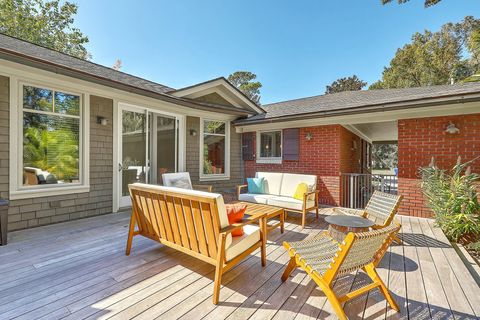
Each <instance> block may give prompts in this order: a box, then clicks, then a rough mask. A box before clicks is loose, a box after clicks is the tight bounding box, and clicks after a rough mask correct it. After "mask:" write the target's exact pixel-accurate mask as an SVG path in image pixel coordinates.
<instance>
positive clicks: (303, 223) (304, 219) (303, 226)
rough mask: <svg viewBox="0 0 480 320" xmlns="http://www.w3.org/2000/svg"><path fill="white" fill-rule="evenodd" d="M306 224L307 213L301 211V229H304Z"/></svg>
mask: <svg viewBox="0 0 480 320" xmlns="http://www.w3.org/2000/svg"><path fill="white" fill-rule="evenodd" d="M306 222H307V211H306V210H305V209H303V212H302V229H305V223H306Z"/></svg>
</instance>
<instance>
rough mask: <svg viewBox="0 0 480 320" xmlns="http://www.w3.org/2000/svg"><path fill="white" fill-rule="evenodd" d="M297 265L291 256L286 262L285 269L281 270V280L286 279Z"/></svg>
mask: <svg viewBox="0 0 480 320" xmlns="http://www.w3.org/2000/svg"><path fill="white" fill-rule="evenodd" d="M296 267H297V262H295V257H291V258H290V261H289V262H288V264H287V267H286V268H285V271H283V274H282V281H283V282H285V281H287V279H288V277H289V276H290V274H291V273H292V271H293V270H295V268H296Z"/></svg>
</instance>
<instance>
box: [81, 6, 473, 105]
mask: <svg viewBox="0 0 480 320" xmlns="http://www.w3.org/2000/svg"><path fill="white" fill-rule="evenodd" d="M75 2H76V3H77V4H78V5H79V12H78V15H77V17H76V22H75V24H76V26H77V27H79V28H80V29H81V30H82V31H83V32H84V33H85V34H86V35H88V36H89V38H90V43H89V44H88V46H87V47H88V50H89V51H90V52H91V53H92V55H93V61H94V62H97V63H100V64H103V65H106V66H112V65H113V64H114V62H115V60H116V59H117V58H119V59H121V60H122V65H123V66H122V71H124V72H128V73H131V74H134V75H137V76H140V77H144V78H146V79H149V80H152V81H156V82H159V83H162V84H165V85H168V86H171V87H174V88H181V87H184V86H188V85H191V84H194V83H197V82H201V81H205V80H208V79H211V78H215V77H218V76H228V75H229V74H230V73H232V72H234V71H236V70H248V71H252V72H254V73H256V74H257V75H258V79H259V81H261V82H262V84H263V88H262V100H261V102H262V103H263V104H266V103H270V102H276V101H282V100H288V99H295V98H301V97H305V96H312V95H318V94H323V93H324V91H325V86H326V85H328V84H330V83H331V82H332V81H334V80H336V79H337V78H340V77H345V76H349V75H352V74H357V75H358V76H359V77H360V78H361V79H363V80H365V81H367V82H368V83H372V82H374V81H376V80H378V79H379V78H380V77H381V73H382V70H383V67H384V66H385V65H387V64H388V63H389V61H390V60H391V58H392V57H393V55H394V53H395V51H396V49H397V48H398V47H401V46H402V45H404V44H405V43H407V42H408V41H409V40H410V38H411V35H412V34H413V33H414V32H416V31H423V30H424V29H430V30H437V29H439V27H440V26H441V25H442V24H444V23H446V22H449V21H451V22H457V21H460V20H461V19H463V17H465V16H466V15H475V14H477V16H476V17H477V18H479V16H480V1H478V0H443V1H442V2H441V3H440V4H439V5H437V6H435V7H432V8H429V9H424V7H423V0H411V1H410V3H407V4H404V5H401V6H400V5H397V4H396V3H393V4H390V5H386V6H382V5H381V4H380V0H342V1H325V0H322V1H320V0H296V1H293V0H241V1H240V0H237V1H233V0H230V1H227V0H201V1H198V0H188V1H187V0H175V1H172V0H169V1H164V0H161V1H159V0H151V1H146V0H136V1H126V0H121V1H118V0H117V1H114V0H102V1H92V0H76V1H75Z"/></svg>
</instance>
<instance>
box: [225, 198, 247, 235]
mask: <svg viewBox="0 0 480 320" xmlns="http://www.w3.org/2000/svg"><path fill="white" fill-rule="evenodd" d="M225 208H226V209H227V217H228V223H230V225H232V224H234V223H236V222H240V221H242V219H243V216H244V215H245V211H246V210H247V205H246V204H226V205H225ZM241 236H243V227H242V228H238V229H236V230H233V231H232V237H241Z"/></svg>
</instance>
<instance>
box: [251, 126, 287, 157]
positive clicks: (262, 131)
mask: <svg viewBox="0 0 480 320" xmlns="http://www.w3.org/2000/svg"><path fill="white" fill-rule="evenodd" d="M278 131H280V146H281V148H280V157H262V156H261V150H260V147H261V140H260V135H261V134H262V133H268V132H278ZM255 140H256V144H257V146H256V148H257V160H256V162H257V163H272V164H281V163H282V156H281V154H282V148H283V146H282V145H283V130H261V131H257V136H256V139H255Z"/></svg>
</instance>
